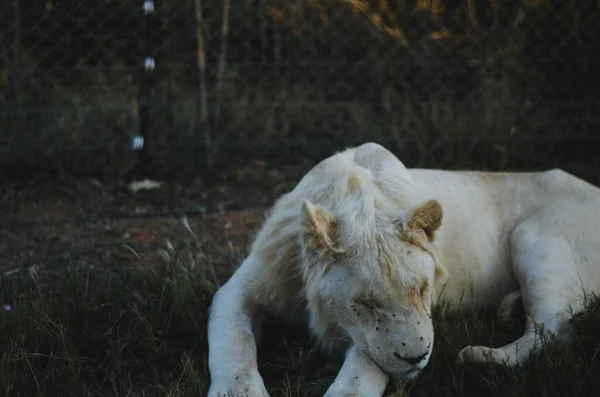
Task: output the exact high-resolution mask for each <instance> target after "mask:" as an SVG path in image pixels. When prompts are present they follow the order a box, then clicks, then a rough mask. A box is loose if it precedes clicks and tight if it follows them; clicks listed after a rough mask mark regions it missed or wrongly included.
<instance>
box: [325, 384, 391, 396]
mask: <svg viewBox="0 0 600 397" xmlns="http://www.w3.org/2000/svg"><path fill="white" fill-rule="evenodd" d="M323 397H381V393H380V392H379V391H374V390H366V388H364V387H362V388H361V387H358V385H356V384H354V383H353V382H351V383H345V382H340V381H335V382H333V383H332V384H331V386H329V389H327V391H326V392H325V395H324V396H323Z"/></svg>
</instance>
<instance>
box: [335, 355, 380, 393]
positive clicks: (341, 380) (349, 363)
mask: <svg viewBox="0 0 600 397" xmlns="http://www.w3.org/2000/svg"><path fill="white" fill-rule="evenodd" d="M388 380H389V379H388V376H387V375H386V374H385V373H384V372H383V371H382V370H381V369H380V368H379V367H378V366H377V364H375V362H373V360H372V359H371V357H370V356H369V355H367V354H365V353H363V352H361V351H360V350H359V349H358V348H356V347H354V346H353V347H351V348H350V349H349V350H348V352H347V354H346V359H345V360H344V365H343V366H342V368H341V369H340V372H339V373H338V375H337V377H336V378H335V381H334V382H333V384H332V385H331V386H330V387H329V389H327V392H326V393H325V397H351V396H352V397H359V396H364V397H381V396H382V395H383V392H384V391H385V388H386V386H387V383H388Z"/></svg>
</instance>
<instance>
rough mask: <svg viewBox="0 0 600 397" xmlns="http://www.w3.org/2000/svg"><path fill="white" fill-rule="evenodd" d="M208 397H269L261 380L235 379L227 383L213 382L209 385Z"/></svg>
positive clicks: (253, 378) (254, 378)
mask: <svg viewBox="0 0 600 397" xmlns="http://www.w3.org/2000/svg"><path fill="white" fill-rule="evenodd" d="M208 397H269V393H268V392H267V389H266V388H265V385H264V383H263V381H262V379H260V378H258V379H256V377H252V378H249V379H240V378H239V377H236V379H233V380H231V381H227V382H215V383H213V384H211V385H210V389H209V390H208Z"/></svg>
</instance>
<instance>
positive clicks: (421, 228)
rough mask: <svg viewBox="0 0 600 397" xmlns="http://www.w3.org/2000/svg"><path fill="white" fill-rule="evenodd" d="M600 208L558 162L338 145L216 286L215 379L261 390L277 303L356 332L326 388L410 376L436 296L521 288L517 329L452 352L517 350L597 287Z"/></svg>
mask: <svg viewBox="0 0 600 397" xmlns="http://www.w3.org/2000/svg"><path fill="white" fill-rule="evenodd" d="M442 209H443V221H442ZM599 210H600V189H598V188H596V187H595V186H592V185H590V184H588V183H587V182H584V181H582V180H580V179H578V178H576V177H574V176H572V175H569V174H567V173H565V172H563V171H560V170H552V171H547V172H539V173H490V172H467V171H441V170H423V169H407V168H405V167H404V165H403V164H402V163H401V162H400V161H399V160H398V159H397V158H396V157H395V156H394V155H393V154H392V153H390V152H389V151H388V150H386V149H385V148H383V147H382V146H380V145H377V144H374V143H368V144H364V145H362V146H359V147H355V148H351V149H348V150H346V151H343V152H340V153H337V154H335V155H333V156H331V157H329V158H327V159H325V160H323V161H322V162H321V163H319V164H318V165H316V166H315V167H314V168H313V169H312V170H311V171H310V172H308V173H307V174H306V175H305V176H304V177H303V178H302V180H301V181H300V182H299V183H298V185H297V186H296V187H295V189H294V190H293V191H291V192H289V193H287V194H285V195H283V196H282V197H281V198H280V199H279V200H278V201H277V202H276V203H275V205H274V207H273V209H272V211H271V213H270V215H269V216H268V218H267V219H266V221H265V223H264V225H263V227H262V229H261V230H260V232H259V233H258V235H257V236H256V238H255V240H254V243H253V244H252V247H251V251H250V253H249V255H248V257H247V258H246V259H245V261H244V262H243V263H242V265H241V266H240V267H239V268H238V269H237V270H236V272H235V273H234V274H233V275H232V276H231V278H230V279H229V281H228V282H227V283H226V284H224V285H223V286H222V287H221V288H220V289H219V291H218V292H217V293H216V294H215V296H214V299H213V302H212V305H211V309H210V319H209V323H208V342H209V368H210V373H211V387H210V390H209V393H208V395H209V397H217V396H219V397H224V396H235V397H238V396H250V397H258V396H261V397H264V396H268V393H267V391H266V388H265V385H264V383H263V380H262V378H261V376H260V374H259V372H258V367H257V356H256V334H257V332H258V328H259V325H260V321H261V319H262V318H263V317H264V315H268V314H274V315H279V316H283V317H284V318H287V319H288V320H289V321H293V322H301V323H305V324H308V326H309V327H310V330H311V331H312V333H313V334H314V335H315V336H316V337H317V338H318V339H319V340H320V341H321V342H322V343H323V344H324V345H325V346H326V347H330V348H335V347H346V346H347V347H348V350H347V351H346V358H345V362H344V364H343V366H342V369H341V370H340V372H339V373H338V376H337V377H336V379H335V382H334V383H333V384H332V385H331V386H330V388H329V389H328V391H327V393H326V396H330V397H334V396H381V395H382V394H383V392H384V390H385V388H386V385H387V382H388V381H389V377H392V378H396V379H404V380H406V379H412V378H414V377H415V376H417V375H418V373H419V372H420V371H421V370H422V369H423V368H424V367H425V366H426V365H427V363H428V361H429V358H430V356H431V352H432V346H433V337H434V334H433V327H432V321H431V314H430V313H431V309H432V307H433V306H434V305H436V303H437V304H439V303H440V302H441V301H442V300H443V301H444V303H445V304H446V305H447V306H448V309H450V311H449V312H446V313H450V312H454V313H456V312H461V311H462V312H465V311H467V310H472V309H481V308H490V307H494V308H497V310H498V316H499V319H500V320H502V319H505V320H506V319H507V318H506V317H507V315H508V313H509V312H510V311H511V308H513V306H515V304H516V303H517V302H519V301H520V298H522V302H523V305H524V307H525V310H526V314H527V322H526V331H525V334H524V335H523V336H522V337H521V338H519V339H518V340H516V341H515V342H513V343H511V344H509V345H506V346H504V347H500V348H489V347H483V346H468V347H465V348H464V349H463V350H462V351H461V352H460V353H459V356H458V359H457V361H458V362H466V361H470V362H476V363H483V362H485V361H487V360H491V361H493V362H496V363H504V364H505V365H511V366H513V365H518V364H522V363H524V362H526V361H527V358H528V357H529V355H530V354H531V351H532V349H533V348H534V345H535V344H536V343H537V342H538V341H539V338H540V332H545V333H548V334H550V335H560V334H563V331H566V330H567V329H568V325H569V319H570V318H571V314H572V311H578V310H582V309H583V307H584V304H585V302H584V293H585V292H587V293H592V294H596V293H598V292H599V291H598V290H599V289H600V234H599V233H598V232H597V228H598V226H597V225H599V224H600V215H599V214H600V212H599ZM539 325H543V328H540V327H538V326H539ZM540 329H543V331H540Z"/></svg>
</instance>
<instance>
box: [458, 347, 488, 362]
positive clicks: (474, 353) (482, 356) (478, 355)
mask: <svg viewBox="0 0 600 397" xmlns="http://www.w3.org/2000/svg"><path fill="white" fill-rule="evenodd" d="M490 361H493V354H492V349H490V348H489V347H484V346H467V347H465V348H464V349H462V350H461V351H460V352H459V353H458V357H457V358H456V363H457V364H465V363H477V364H484V363H488V362H490Z"/></svg>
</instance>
